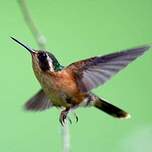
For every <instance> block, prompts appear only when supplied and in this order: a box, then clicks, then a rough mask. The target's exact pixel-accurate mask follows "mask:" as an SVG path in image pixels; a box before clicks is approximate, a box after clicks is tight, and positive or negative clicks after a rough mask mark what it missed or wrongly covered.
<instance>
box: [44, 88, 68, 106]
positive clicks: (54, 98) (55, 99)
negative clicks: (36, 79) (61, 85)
mask: <svg viewBox="0 0 152 152" xmlns="http://www.w3.org/2000/svg"><path fill="white" fill-rule="evenodd" d="M43 90H44V92H45V93H46V95H47V97H48V98H49V99H50V100H51V102H52V103H53V105H54V106H59V107H62V106H63V107H67V106H68V104H67V103H66V101H65V100H64V99H63V98H62V96H61V94H60V92H58V91H56V90H54V89H52V88H45V87H43Z"/></svg>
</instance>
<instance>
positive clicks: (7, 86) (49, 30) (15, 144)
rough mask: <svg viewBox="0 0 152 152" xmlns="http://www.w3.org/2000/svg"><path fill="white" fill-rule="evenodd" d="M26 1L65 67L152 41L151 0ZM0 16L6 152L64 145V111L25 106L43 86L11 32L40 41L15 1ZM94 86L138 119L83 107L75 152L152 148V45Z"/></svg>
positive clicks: (1, 123) (1, 7) (1, 140)
mask: <svg viewBox="0 0 152 152" xmlns="http://www.w3.org/2000/svg"><path fill="white" fill-rule="evenodd" d="M28 6H29V8H30V10H31V13H32V16H33V18H34V20H35V21H36V23H37V25H38V27H39V28H40V30H41V31H42V32H43V33H44V35H45V36H46V38H47V48H48V50H50V51H51V52H53V53H54V54H55V55H56V56H57V57H58V59H59V60H60V61H61V63H62V64H64V65H68V64H69V63H71V62H74V61H76V60H79V59H84V58H87V57H91V56H95V55H102V54H105V53H110V52H114V51H118V50H121V49H126V48H130V47H134V46H138V45H141V44H145V43H151V42H152V9H151V7H152V1H151V0H126V1H122V0H115V1H114V0H64V1H59V0H44V1H38V0H33V1H30V0H29V1H28ZM0 17H1V21H0V27H1V28H0V152H42V151H45V152H51V151H52V152H58V151H62V145H61V143H62V142H61V135H60V124H59V122H58V117H59V110H57V109H55V108H53V109H50V110H48V111H45V112H40V113H31V112H25V111H24V110H23V104H24V103H25V101H26V100H27V99H28V98H29V97H31V96H32V95H33V94H34V93H35V92H36V91H37V90H38V89H39V88H40V86H39V84H38V82H37V81H36V79H35V77H34V74H33V71H32V67H31V57H30V55H29V54H28V53H27V52H26V51H25V50H24V49H23V48H21V47H20V46H18V45H17V44H16V43H14V42H13V41H12V40H11V39H10V38H9V36H14V37H16V38H17V39H19V40H21V41H23V42H26V44H28V45H30V46H32V47H33V48H38V47H37V45H36V43H35V41H34V39H33V37H32V35H31V33H30V31H29V29H28V28H27V26H26V25H25V23H24V20H23V17H22V14H21V12H20V9H19V5H18V3H17V1H4V0H0ZM93 91H94V92H95V93H96V94H97V95H99V96H102V97H104V98H106V99H107V100H109V101H110V102H112V103H113V104H115V105H117V106H120V107H122V108H124V109H125V110H127V111H128V112H130V114H131V115H132V118H131V119H129V120H124V121H121V120H117V119H113V118H111V117H109V116H108V115H106V114H105V113H102V112H101V111H99V110H96V109H95V108H80V109H77V110H76V112H77V114H78V116H79V122H78V123H77V124H76V125H75V124H73V125H70V133H71V149H72V150H71V151H72V152H92V151H93V152H100V151H104V152H111V151H112V152H119V151H120V152H128V151H129V152H143V151H144V152H149V151H152V49H151V50H150V51H149V52H147V53H146V54H145V55H144V56H143V57H141V58H140V59H138V60H136V61H135V62H134V63H132V64H131V65H129V67H128V68H126V69H125V70H123V71H122V72H120V73H119V74H118V75H117V76H115V77H114V78H113V79H112V80H110V81H109V82H107V83H106V84H105V85H104V86H102V87H99V88H97V89H95V90H93Z"/></svg>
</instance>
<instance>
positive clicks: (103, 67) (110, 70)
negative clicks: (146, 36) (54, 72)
mask: <svg viewBox="0 0 152 152" xmlns="http://www.w3.org/2000/svg"><path fill="white" fill-rule="evenodd" d="M150 47H151V46H150V45H145V46H141V47H137V48H132V49H128V50H124V51H120V52H116V53H112V54H108V55H104V56H100V57H93V58H90V59H86V60H82V61H78V62H75V63H72V64H71V65H69V66H68V67H67V68H66V69H65V70H69V71H72V73H73V75H74V78H75V79H76V82H77V84H78V86H79V88H80V90H81V91H82V92H87V91H89V90H91V89H93V88H96V87H97V86H99V85H102V84H104V83H105V82H106V81H107V80H109V79H110V78H111V77H112V76H113V75H115V74H116V73H118V72H119V71H120V70H121V69H123V68H124V67H126V66H127V65H128V64H129V63H130V62H132V61H133V60H135V59H136V58H137V57H139V56H141V55H142V54H143V53H144V52H145V51H147V50H148V49H149V48H150Z"/></svg>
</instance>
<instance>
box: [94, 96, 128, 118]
mask: <svg viewBox="0 0 152 152" xmlns="http://www.w3.org/2000/svg"><path fill="white" fill-rule="evenodd" d="M94 106H95V107H96V108H98V109H100V110H102V111H104V112H105V113H107V114H109V115H111V116H113V117H115V118H119V119H127V118H130V115H129V114H128V113H127V112H125V111H124V110H122V109H120V108H118V107H116V106H114V105H112V104H110V103H108V102H106V101H104V100H103V99H100V98H98V99H97V100H96V101H95V104H94Z"/></svg>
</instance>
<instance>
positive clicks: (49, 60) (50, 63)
mask: <svg viewBox="0 0 152 152" xmlns="http://www.w3.org/2000/svg"><path fill="white" fill-rule="evenodd" d="M47 61H48V63H49V67H50V71H53V63H52V59H51V58H50V57H49V56H48V54H47Z"/></svg>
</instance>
